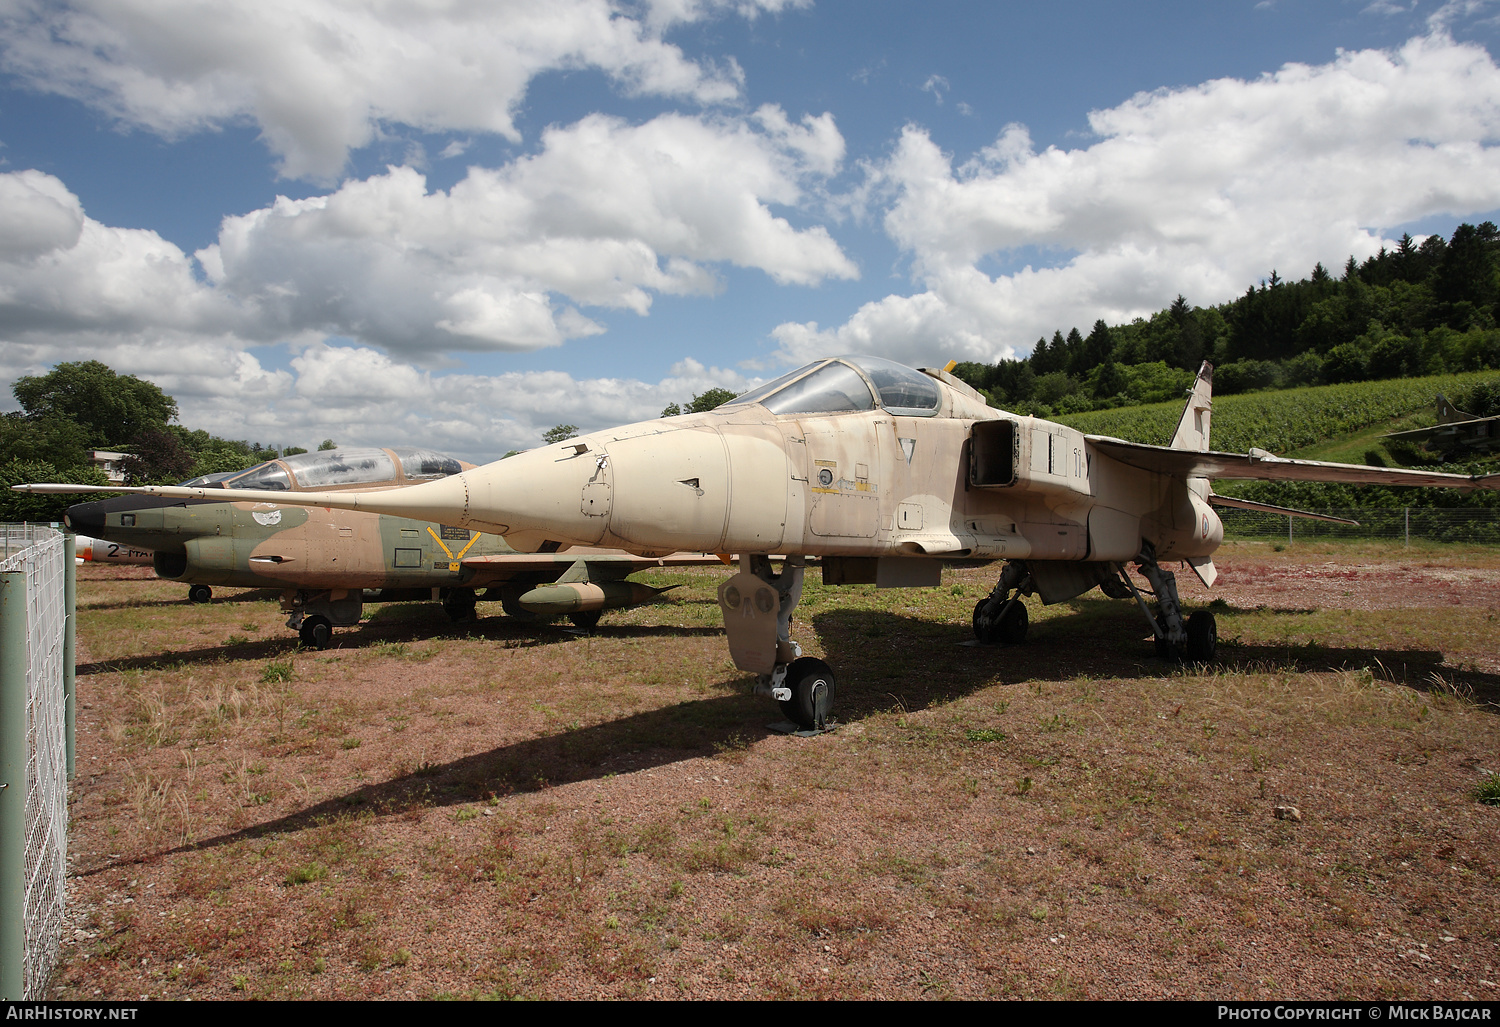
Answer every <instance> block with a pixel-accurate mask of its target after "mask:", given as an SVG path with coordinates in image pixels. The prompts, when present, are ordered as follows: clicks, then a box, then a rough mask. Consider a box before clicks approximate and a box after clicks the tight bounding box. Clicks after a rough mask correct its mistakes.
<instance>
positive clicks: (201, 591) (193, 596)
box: [188, 585, 214, 603]
mask: <svg viewBox="0 0 1500 1027" xmlns="http://www.w3.org/2000/svg"><path fill="white" fill-rule="evenodd" d="M213 597H214V590H213V589H211V588H209V587H208V586H207V585H194V586H193V587H191V588H189V589H188V602H190V603H206V602H208V601H209V600H210V599H212V598H213Z"/></svg>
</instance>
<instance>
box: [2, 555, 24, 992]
mask: <svg viewBox="0 0 1500 1027" xmlns="http://www.w3.org/2000/svg"><path fill="white" fill-rule="evenodd" d="M27 666H28V661H27V656H26V574H25V572H24V571H5V572H0V1000H4V1001H7V1002H18V1001H21V1000H22V999H24V998H25V997H26V996H25V994H24V984H23V980H24V970H23V968H24V964H25V957H26V670H27Z"/></svg>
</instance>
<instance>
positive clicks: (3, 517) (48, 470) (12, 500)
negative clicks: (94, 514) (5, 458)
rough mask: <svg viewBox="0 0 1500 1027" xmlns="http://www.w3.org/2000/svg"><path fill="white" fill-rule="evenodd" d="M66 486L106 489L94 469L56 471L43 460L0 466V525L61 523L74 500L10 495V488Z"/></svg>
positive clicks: (56, 468) (106, 480) (32, 495)
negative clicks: (38, 484)
mask: <svg viewBox="0 0 1500 1027" xmlns="http://www.w3.org/2000/svg"><path fill="white" fill-rule="evenodd" d="M43 481H50V482H58V483H61V484H68V485H108V484H109V479H108V478H106V477H105V476H104V472H103V471H101V470H99V469H98V468H97V467H92V466H89V467H55V466H53V465H52V464H49V463H47V462H46V461H45V460H11V461H10V462H8V463H6V464H0V521H60V520H62V516H63V514H65V513H67V510H68V507H70V506H72V505H73V504H74V503H76V502H78V497H77V496H70V495H44V494H42V493H31V492H12V491H11V486H12V485H27V484H31V483H33V482H43Z"/></svg>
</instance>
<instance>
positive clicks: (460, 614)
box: [443, 588, 479, 624]
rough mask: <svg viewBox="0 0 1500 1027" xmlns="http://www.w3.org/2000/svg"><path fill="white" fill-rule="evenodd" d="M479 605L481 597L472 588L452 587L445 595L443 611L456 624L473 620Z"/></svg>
mask: <svg viewBox="0 0 1500 1027" xmlns="http://www.w3.org/2000/svg"><path fill="white" fill-rule="evenodd" d="M478 605H479V597H478V596H476V595H475V594H474V590H473V589H472V588H450V589H447V590H446V594H445V595H444V596H443V612H444V613H446V614H447V615H448V619H449V620H450V621H452V622H453V623H455V624H458V623H460V622H461V621H466V620H473V619H474V610H475V608H476V607H478Z"/></svg>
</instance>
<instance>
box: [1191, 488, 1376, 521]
mask: <svg viewBox="0 0 1500 1027" xmlns="http://www.w3.org/2000/svg"><path fill="white" fill-rule="evenodd" d="M1208 501H1209V502H1210V503H1212V504H1213V505H1214V506H1227V507H1231V508H1233V509H1235V510H1254V511H1256V512H1257V513H1271V514H1280V515H1281V516H1283V517H1305V518H1307V519H1308V520H1310V521H1328V522H1330V523H1332V524H1352V525H1354V526H1355V527H1358V526H1359V522H1358V521H1351V520H1350V519H1349V518H1347V517H1334V516H1333V515H1332V514H1322V513H1313V512H1312V511H1311V510H1295V509H1293V508H1292V507H1290V506H1277V505H1275V504H1274V503H1257V502H1255V501H1254V500H1252V499H1236V498H1234V497H1233V496H1221V495H1219V494H1218V493H1217V492H1210V493H1209V494H1208Z"/></svg>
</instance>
